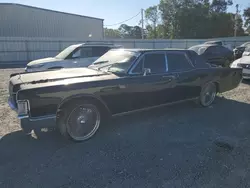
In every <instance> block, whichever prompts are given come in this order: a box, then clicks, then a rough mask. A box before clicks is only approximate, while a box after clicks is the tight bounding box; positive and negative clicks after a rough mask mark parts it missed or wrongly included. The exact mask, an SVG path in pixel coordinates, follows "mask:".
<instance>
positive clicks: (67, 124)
mask: <svg viewBox="0 0 250 188" xmlns="http://www.w3.org/2000/svg"><path fill="white" fill-rule="evenodd" d="M81 110H82V112H81ZM83 110H84V113H85V114H84V115H85V116H84V115H83V114H81V113H83ZM78 111H79V113H80V114H81V115H79V114H78V113H77V112H78ZM76 114H78V115H76ZM90 115H91V116H94V117H95V118H96V121H95V124H93V125H90V126H89V127H90V128H89V131H86V132H87V133H86V134H82V135H78V134H80V133H81V132H82V131H83V130H86V129H87V128H88V127H87V126H88V125H87V123H89V122H88V121H89V119H88V118H90ZM95 118H94V119H95ZM100 123H101V111H100V109H99V107H98V105H96V104H95V103H93V102H87V101H86V102H79V101H78V102H74V103H73V104H69V105H66V106H65V107H64V108H63V109H62V110H61V111H60V112H59V113H58V116H57V127H58V129H59V132H60V133H61V135H63V136H64V137H65V138H67V139H71V140H73V141H76V142H82V141H85V140H88V139H90V138H91V137H93V136H94V135H95V133H96V132H97V130H98V129H99V127H100ZM84 126H85V128H84ZM78 129H80V131H79V130H78Z"/></svg>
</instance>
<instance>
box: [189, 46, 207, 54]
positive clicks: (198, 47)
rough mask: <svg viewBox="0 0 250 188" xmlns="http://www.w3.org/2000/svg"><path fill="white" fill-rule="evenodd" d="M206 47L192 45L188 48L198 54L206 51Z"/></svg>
mask: <svg viewBox="0 0 250 188" xmlns="http://www.w3.org/2000/svg"><path fill="white" fill-rule="evenodd" d="M206 49H207V48H206V47H203V46H194V47H191V48H189V50H193V51H195V52H196V53H197V54H199V55H201V54H203V53H204V52H205V51H206Z"/></svg>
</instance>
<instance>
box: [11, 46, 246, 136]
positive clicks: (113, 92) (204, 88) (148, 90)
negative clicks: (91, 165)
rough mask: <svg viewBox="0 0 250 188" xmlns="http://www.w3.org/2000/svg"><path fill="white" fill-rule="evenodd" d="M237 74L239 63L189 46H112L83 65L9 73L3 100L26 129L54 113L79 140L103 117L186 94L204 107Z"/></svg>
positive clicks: (63, 128) (236, 78)
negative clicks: (229, 64)
mask: <svg viewBox="0 0 250 188" xmlns="http://www.w3.org/2000/svg"><path fill="white" fill-rule="evenodd" d="M241 80H242V70H241V69H240V68H221V67H212V66H211V65H209V64H208V63H207V62H206V61H205V60H204V59H202V57H200V56H199V55H198V54H197V53H196V52H194V51H191V50H181V49H162V50H151V49H149V50H146V49H114V50H110V51H109V52H107V53H106V54H104V55H103V56H102V57H100V58H99V59H97V60H96V61H95V62H94V63H93V64H92V65H90V66H89V67H88V68H70V69H62V70H57V71H46V72H36V73H17V74H12V75H11V76H10V81H9V105H10V106H11V108H12V109H14V110H16V111H17V114H18V117H19V118H20V119H25V120H27V121H28V122H30V123H29V124H27V123H26V125H24V124H22V123H21V127H22V128H23V130H24V131H25V132H26V133H30V132H31V130H32V129H33V128H35V127H36V125H37V123H36V122H35V121H40V120H41V121H42V120H47V119H54V120H55V122H56V123H55V125H57V127H58V129H59V131H60V132H61V134H62V135H63V136H65V137H68V138H70V139H73V140H74V141H83V140H86V139H89V138H91V137H92V136H93V135H94V134H95V133H96V131H97V130H98V128H99V126H100V125H101V124H102V123H103V122H104V120H105V119H106V118H107V117H110V116H116V115H123V114H127V113H130V112H136V111H140V110H146V109H151V108H154V107H160V106H163V105H167V104H173V103H177V102H182V101H186V100H195V101H196V102H197V101H198V103H199V104H200V105H202V106H204V107H207V106H209V105H211V104H212V103H213V101H214V100H215V97H216V94H217V93H222V92H225V91H229V90H232V89H234V88H236V87H237V86H238V85H239V84H240V82H241Z"/></svg>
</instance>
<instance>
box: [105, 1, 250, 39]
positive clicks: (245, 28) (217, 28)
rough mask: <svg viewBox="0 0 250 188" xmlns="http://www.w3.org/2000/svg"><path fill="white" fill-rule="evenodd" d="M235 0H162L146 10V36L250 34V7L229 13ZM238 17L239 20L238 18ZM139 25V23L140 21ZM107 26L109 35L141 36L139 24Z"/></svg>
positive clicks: (183, 37)
mask: <svg viewBox="0 0 250 188" xmlns="http://www.w3.org/2000/svg"><path fill="white" fill-rule="evenodd" d="M229 6H233V2H232V0H212V2H210V1H209V0H160V2H159V4H158V5H155V6H151V7H149V8H147V9H146V10H145V25H146V26H145V29H144V32H143V33H144V36H145V38H148V39H187V38H193V39H206V38H217V37H232V36H234V30H235V22H237V24H236V25H237V36H245V35H249V34H250V7H247V8H246V9H244V11H243V14H242V15H240V14H238V16H237V17H235V13H232V12H228V11H227V10H228V7H229ZM235 18H236V19H235ZM138 25H140V23H139V24H138ZM138 25H136V26H129V25H126V24H122V25H120V27H119V28H118V29H110V28H104V32H105V37H106V38H124V39H128V38H129V39H140V38H142V32H141V31H142V28H141V27H140V26H138Z"/></svg>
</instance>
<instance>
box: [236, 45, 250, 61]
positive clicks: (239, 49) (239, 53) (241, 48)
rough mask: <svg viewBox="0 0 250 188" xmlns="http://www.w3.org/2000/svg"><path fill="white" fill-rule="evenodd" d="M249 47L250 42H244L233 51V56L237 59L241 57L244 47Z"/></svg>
mask: <svg viewBox="0 0 250 188" xmlns="http://www.w3.org/2000/svg"><path fill="white" fill-rule="evenodd" d="M248 47H250V42H245V43H244V44H242V45H240V46H237V47H236V48H235V49H234V50H233V51H234V57H235V59H239V58H241V57H242V54H243V53H244V51H245V49H246V48H248Z"/></svg>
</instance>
